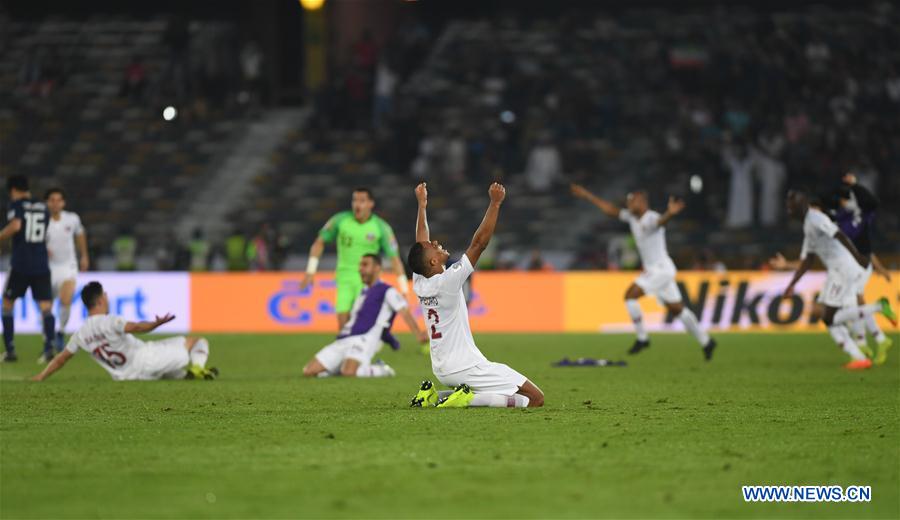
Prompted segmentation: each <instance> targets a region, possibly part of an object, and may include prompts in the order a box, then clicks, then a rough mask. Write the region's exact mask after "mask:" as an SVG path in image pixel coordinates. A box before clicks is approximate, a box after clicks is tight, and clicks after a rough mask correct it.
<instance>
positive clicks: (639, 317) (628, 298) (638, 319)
mask: <svg viewBox="0 0 900 520" xmlns="http://www.w3.org/2000/svg"><path fill="white" fill-rule="evenodd" d="M641 277H644V275H643V274H642V275H641ZM641 277H638V279H637V280H635V282H634V283H632V284H631V286H630V287H628V290H627V291H625V308H626V309H627V310H628V316H630V317H631V322H632V323H634V332H635V334H636V335H637V339H636V340H635V342H634V345H632V346H631V348H630V349H629V350H628V353H629V354H637V353H638V352H640V351H642V350H644V349H645V348H647V347H649V346H650V336H648V335H647V328H646V327H645V326H644V314H643V312H641V304H640V303H638V299H639V298H641V297H642V296H644V294H645V293H644V289H643V288H642V287H641V286H640V285H639V283H638V282H639V281H640V280H641Z"/></svg>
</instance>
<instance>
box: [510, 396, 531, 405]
mask: <svg viewBox="0 0 900 520" xmlns="http://www.w3.org/2000/svg"><path fill="white" fill-rule="evenodd" d="M513 402H514V403H515V405H516V408H528V403H530V402H531V399H528V398H527V397H525V396H524V395H522V394H515V395H513Z"/></svg>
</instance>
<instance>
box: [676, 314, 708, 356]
mask: <svg viewBox="0 0 900 520" xmlns="http://www.w3.org/2000/svg"><path fill="white" fill-rule="evenodd" d="M678 319H679V320H681V323H683V324H684V328H685V329H687V331H688V332H690V333H691V336H694V338H696V339H697V341H699V342H700V346H701V347H705V346H706V344H707V343H709V334H707V333H706V331H705V330H704V329H703V327H701V326H700V323H699V322H698V321H697V315H695V314H694V311H692V310H690V309H688V308H687V307H685V308H684V310H683V311H681V314H679V315H678Z"/></svg>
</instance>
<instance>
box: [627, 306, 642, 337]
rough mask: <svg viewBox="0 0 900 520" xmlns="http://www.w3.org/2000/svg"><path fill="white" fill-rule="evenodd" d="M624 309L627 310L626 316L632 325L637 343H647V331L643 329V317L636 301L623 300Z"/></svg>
mask: <svg viewBox="0 0 900 520" xmlns="http://www.w3.org/2000/svg"><path fill="white" fill-rule="evenodd" d="M625 307H626V308H627V309H628V315H629V316H631V321H632V322H633V323H634V331H635V332H636V333H637V339H638V341H647V329H646V328H644V315H643V313H641V305H640V304H639V303H638V301H637V300H633V299H628V300H625Z"/></svg>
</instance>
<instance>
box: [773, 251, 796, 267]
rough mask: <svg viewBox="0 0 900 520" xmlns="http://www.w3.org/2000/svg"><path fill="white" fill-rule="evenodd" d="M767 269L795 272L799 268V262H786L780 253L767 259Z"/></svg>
mask: <svg viewBox="0 0 900 520" xmlns="http://www.w3.org/2000/svg"><path fill="white" fill-rule="evenodd" d="M769 267H771V268H772V269H777V270H779V271H788V270H792V269H793V270H797V269H799V268H800V260H788V259H787V258H785V257H784V255H782V254H781V253H775V256H773V257H772V258H770V259H769Z"/></svg>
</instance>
